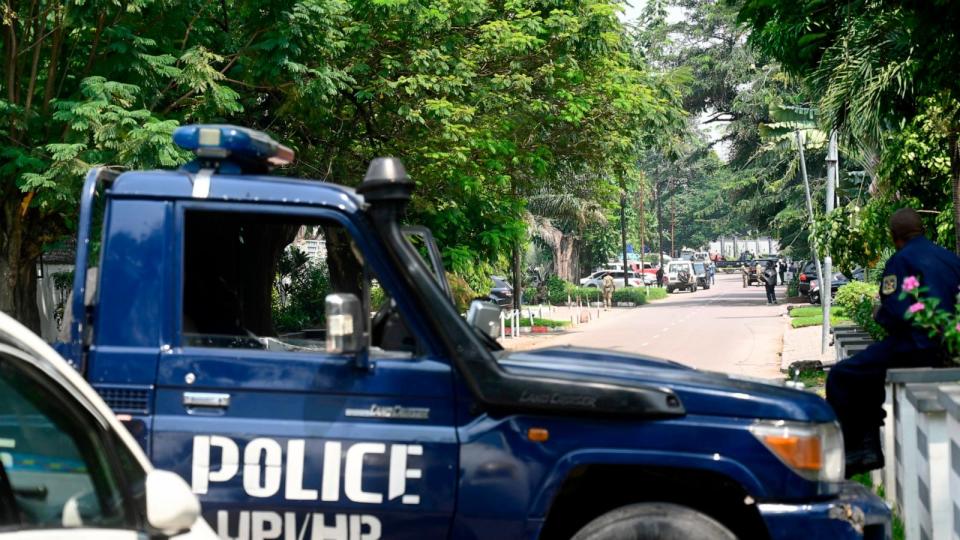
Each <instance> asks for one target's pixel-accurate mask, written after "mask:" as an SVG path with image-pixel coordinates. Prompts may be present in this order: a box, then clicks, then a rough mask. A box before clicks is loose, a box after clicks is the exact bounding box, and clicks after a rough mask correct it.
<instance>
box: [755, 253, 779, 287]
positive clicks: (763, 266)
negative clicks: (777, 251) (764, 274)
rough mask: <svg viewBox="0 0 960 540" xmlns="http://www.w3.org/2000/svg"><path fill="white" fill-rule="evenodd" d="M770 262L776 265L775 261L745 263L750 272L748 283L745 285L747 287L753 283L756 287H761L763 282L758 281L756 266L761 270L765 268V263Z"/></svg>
mask: <svg viewBox="0 0 960 540" xmlns="http://www.w3.org/2000/svg"><path fill="white" fill-rule="evenodd" d="M770 261H773V263H774V264H776V262H777V260H776V259H755V260H752V261H750V262H749V263H747V264H748V265H749V267H748V268H749V270H750V275H749V277H748V280H749V281H748V283H747V284H748V285H753V284H754V283H756V284H757V285H763V280H761V279H760V274H758V273H757V265H758V264H759V265H760V268H761V269H762V268H766V267H767V263H768V262H770ZM778 279H779V277H778Z"/></svg>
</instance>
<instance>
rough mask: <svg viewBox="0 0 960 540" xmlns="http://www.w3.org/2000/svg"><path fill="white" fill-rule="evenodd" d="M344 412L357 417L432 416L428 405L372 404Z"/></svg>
mask: <svg viewBox="0 0 960 540" xmlns="http://www.w3.org/2000/svg"><path fill="white" fill-rule="evenodd" d="M344 414H346V415H347V416H353V417H356V418H387V419H395V420H426V419H428V418H430V409H428V408H426V407H402V406H400V405H371V406H370V408H368V409H347V410H346V411H344Z"/></svg>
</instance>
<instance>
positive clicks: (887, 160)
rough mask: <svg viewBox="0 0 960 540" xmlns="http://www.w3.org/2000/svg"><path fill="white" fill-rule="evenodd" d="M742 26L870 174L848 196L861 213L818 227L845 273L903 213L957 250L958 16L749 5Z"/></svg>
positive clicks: (879, 7)
mask: <svg viewBox="0 0 960 540" xmlns="http://www.w3.org/2000/svg"><path fill="white" fill-rule="evenodd" d="M739 17H740V19H741V20H742V21H743V22H745V23H747V25H748V26H749V27H750V28H752V30H753V32H752V33H751V35H750V38H749V40H750V43H751V44H752V45H754V47H755V49H756V50H757V51H758V52H760V53H761V54H764V55H767V56H769V57H771V58H773V59H776V60H778V61H779V62H781V64H782V65H783V67H784V68H785V69H786V70H787V71H788V72H790V73H792V74H793V75H796V76H798V78H799V79H800V80H801V81H803V82H804V83H805V84H806V86H807V88H808V89H809V92H810V96H811V98H812V99H811V101H813V102H814V103H815V105H816V108H817V109H818V111H819V114H820V122H819V123H820V125H821V127H822V129H824V130H827V129H837V130H838V131H839V133H840V142H841V150H842V151H844V152H845V153H846V154H847V158H848V159H850V158H853V161H854V162H855V163H857V164H858V165H859V166H861V167H862V168H863V169H864V175H863V176H862V177H861V181H860V182H859V185H856V183H852V184H853V185H850V186H849V187H855V188H856V193H854V194H847V197H848V198H849V199H850V200H852V202H853V205H852V206H854V207H855V209H854V210H853V211H844V210H841V211H839V212H838V213H837V215H834V216H827V217H825V218H822V222H821V223H819V224H818V230H817V237H818V239H819V240H821V241H823V242H825V244H824V245H826V246H828V247H829V248H830V250H831V252H832V253H833V252H834V251H836V253H834V256H835V257H837V253H839V254H840V257H839V262H840V263H841V265H847V266H849V265H853V264H864V265H866V264H869V263H872V262H873V260H874V259H875V258H876V256H877V254H878V253H879V252H880V251H881V250H882V249H883V247H885V246H888V245H889V242H888V241H887V238H886V223H885V222H884V220H885V216H888V215H889V214H890V213H891V212H892V211H893V210H895V209H897V208H900V207H904V206H911V207H914V208H916V209H920V210H924V211H925V214H924V217H925V218H927V219H926V221H928V224H927V225H928V227H927V229H928V232H929V233H930V235H931V237H932V238H934V239H936V240H937V241H938V242H940V243H941V244H943V245H946V246H954V245H955V236H954V235H955V229H956V227H955V225H956V223H958V222H960V209H958V208H953V205H952V204H951V199H952V196H951V195H952V193H953V191H954V190H955V189H956V187H957V186H960V167H956V164H954V167H953V168H952V169H951V167H950V160H949V156H950V155H957V150H958V148H960V142H958V141H960V137H958V135H957V134H958V133H960V129H958V126H960V106H958V104H960V84H958V80H957V78H956V76H955V75H954V74H953V73H952V72H951V71H952V70H953V67H954V66H956V65H957V62H958V61H960V26H958V25H957V24H956V20H957V17H960V4H957V3H956V2H946V3H940V4H936V5H929V6H928V5H926V4H924V5H917V4H913V3H910V2H902V1H892V2H875V1H871V0H855V1H852V2H848V1H841V0H824V1H822V2H817V8H816V9H813V10H811V9H810V6H809V5H808V4H807V3H803V2H791V1H788V0H774V1H769V0H747V1H746V2H743V3H742V4H741V5H740V13H739ZM843 191H844V190H843V189H841V197H843V196H844V194H843V193H842V192H843Z"/></svg>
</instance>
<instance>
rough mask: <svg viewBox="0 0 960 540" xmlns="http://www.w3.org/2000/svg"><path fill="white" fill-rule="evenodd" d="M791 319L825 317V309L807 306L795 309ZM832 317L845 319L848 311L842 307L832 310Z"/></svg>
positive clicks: (832, 308) (790, 312) (791, 313)
mask: <svg viewBox="0 0 960 540" xmlns="http://www.w3.org/2000/svg"><path fill="white" fill-rule="evenodd" d="M789 314H790V317H791V318H806V317H823V308H822V307H818V306H805V307H798V308H793V309H791V310H790V311H789ZM830 316H831V317H845V316H846V310H845V309H844V308H842V307H840V306H836V307H831V308H830Z"/></svg>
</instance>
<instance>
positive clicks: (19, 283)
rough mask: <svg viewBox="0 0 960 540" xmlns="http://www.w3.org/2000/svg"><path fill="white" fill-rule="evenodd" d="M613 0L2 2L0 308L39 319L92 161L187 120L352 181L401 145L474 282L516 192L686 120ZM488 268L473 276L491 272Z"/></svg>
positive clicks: (615, 156)
mask: <svg viewBox="0 0 960 540" xmlns="http://www.w3.org/2000/svg"><path fill="white" fill-rule="evenodd" d="M619 9H620V3H619V2H618V1H617V0H588V1H585V2H575V1H573V0H561V1H559V2H552V3H549V4H543V3H542V2H537V1H533V0H514V1H511V2H507V3H505V4H504V3H501V2H489V1H487V0H467V1H464V2H460V3H457V4H455V5H451V4H449V3H447V2H442V1H430V0H426V1H424V2H406V1H401V0H376V1H372V0H329V1H328V0H324V1H317V0H302V1H294V0H286V1H283V2H255V1H246V2H239V1H233V0H228V1H222V2H215V1H212V0H188V1H185V2H177V3H173V4H171V3H168V2H157V1H155V0H137V1H135V2H133V3H127V4H116V3H113V2H105V1H96V0H95V1H94V2H92V3H91V2H89V1H87V2H74V1H72V0H37V1H36V2H32V3H18V4H15V5H11V6H7V7H6V8H5V12H4V17H3V19H2V23H0V24H2V26H3V28H2V33H3V42H2V45H0V48H2V49H0V53H2V60H0V62H2V63H0V67H2V72H3V75H4V76H3V83H0V84H3V87H2V90H3V92H2V96H0V111H2V113H3V115H2V117H0V135H2V137H3V140H4V142H3V143H2V144H3V146H2V147H0V156H2V157H0V174H2V177H0V191H2V193H3V205H2V206H3V208H2V212H0V279H2V280H3V281H4V287H2V288H0V309H3V310H5V311H9V312H11V313H13V314H14V315H15V316H16V317H18V318H19V319H21V320H23V321H25V322H27V324H29V325H32V326H34V327H36V325H37V323H38V316H37V312H36V307H35V302H34V298H35V287H36V281H35V280H36V278H35V272H34V264H35V261H36V260H37V258H38V256H39V255H40V253H41V251H42V249H43V247H44V245H45V244H48V243H50V242H52V241H54V240H56V239H57V238H58V237H60V236H62V235H63V234H65V233H69V232H71V227H72V223H73V222H74V221H75V212H76V194H77V192H78V186H79V182H80V179H81V178H82V173H83V172H84V170H85V169H87V168H89V167H90V166H93V165H98V164H103V165H109V166H115V167H122V168H147V167H156V166H163V167H169V166H174V165H176V164H178V163H181V162H182V161H183V160H184V159H186V157H187V156H185V155H184V154H183V153H181V152H179V151H177V150H176V149H175V148H173V147H172V145H171V143H170V138H169V135H170V133H171V131H172V130H173V129H174V128H175V127H176V126H177V125H178V124H180V123H184V122H197V121H205V122H213V121H216V122H221V121H222V122H232V123H238V124H245V125H248V126H251V127H254V128H258V129H264V130H267V131H269V132H270V133H271V134H272V135H273V136H274V137H275V138H277V139H279V140H282V141H285V142H288V143H290V144H291V145H292V146H293V147H294V148H295V149H296V150H297V152H298V161H297V163H296V165H295V166H294V167H292V168H291V169H290V170H289V171H287V172H286V173H287V174H292V175H298V176H309V177H314V178H317V179H319V180H332V181H336V182H339V183H345V184H348V185H349V184H356V183H358V182H359V180H360V178H361V177H362V174H363V170H364V169H365V167H366V164H367V163H368V162H369V160H370V159H371V158H373V157H375V156H378V155H397V156H401V157H402V158H403V159H404V160H405V161H406V162H407V165H408V169H409V170H410V171H411V172H412V174H413V175H414V176H415V179H416V181H417V183H418V190H417V194H416V197H415V199H414V201H413V204H412V212H411V219H413V220H417V221H421V222H424V223H425V224H427V225H428V226H430V227H431V228H433V229H434V230H435V231H436V235H437V238H438V240H439V241H440V243H441V245H442V246H443V250H444V256H445V259H446V262H447V264H448V265H449V267H450V268H452V269H453V270H454V271H456V272H458V273H461V274H463V275H465V276H468V277H472V279H471V282H472V283H474V284H479V283H480V282H481V281H483V280H484V279H486V276H485V275H483V276H480V275H479V274H480V273H486V269H489V268H491V267H494V266H497V267H501V268H502V267H504V266H506V263H507V257H506V256H505V254H506V253H508V252H509V251H510V250H511V249H512V248H513V247H514V246H517V245H518V243H519V242H521V241H523V239H524V238H525V237H526V232H525V222H524V220H523V216H524V215H525V204H526V203H525V201H526V197H528V196H530V195H532V194H534V193H536V191H537V189H539V186H541V185H543V184H544V183H546V182H553V181H554V180H556V179H558V178H562V177H564V176H565V175H568V174H569V173H570V172H571V171H572V172H573V174H576V175H579V176H581V177H583V178H587V179H589V181H591V182H605V180H602V179H604V178H608V177H612V175H613V173H615V172H616V171H622V170H625V169H626V168H627V166H628V164H630V163H632V162H633V159H634V156H635V155H636V152H637V151H638V149H639V148H642V147H645V146H649V145H654V144H655V143H656V140H657V139H658V138H659V136H660V135H662V134H663V133H665V132H668V131H670V130H672V129H676V126H678V125H682V117H683V114H682V110H681V109H680V108H679V93H678V90H677V86H676V84H675V81H674V80H672V79H670V78H669V77H663V76H661V75H659V74H658V73H655V72H653V71H652V70H650V69H648V66H647V63H646V62H645V61H644V60H643V59H642V58H641V57H639V56H637V55H636V54H635V53H634V49H633V47H632V41H630V39H631V36H629V35H628V34H627V33H626V31H625V29H624V27H623V26H622V25H621V23H620V22H619V20H618V19H617V12H618V10H619ZM481 277H482V279H481Z"/></svg>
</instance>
